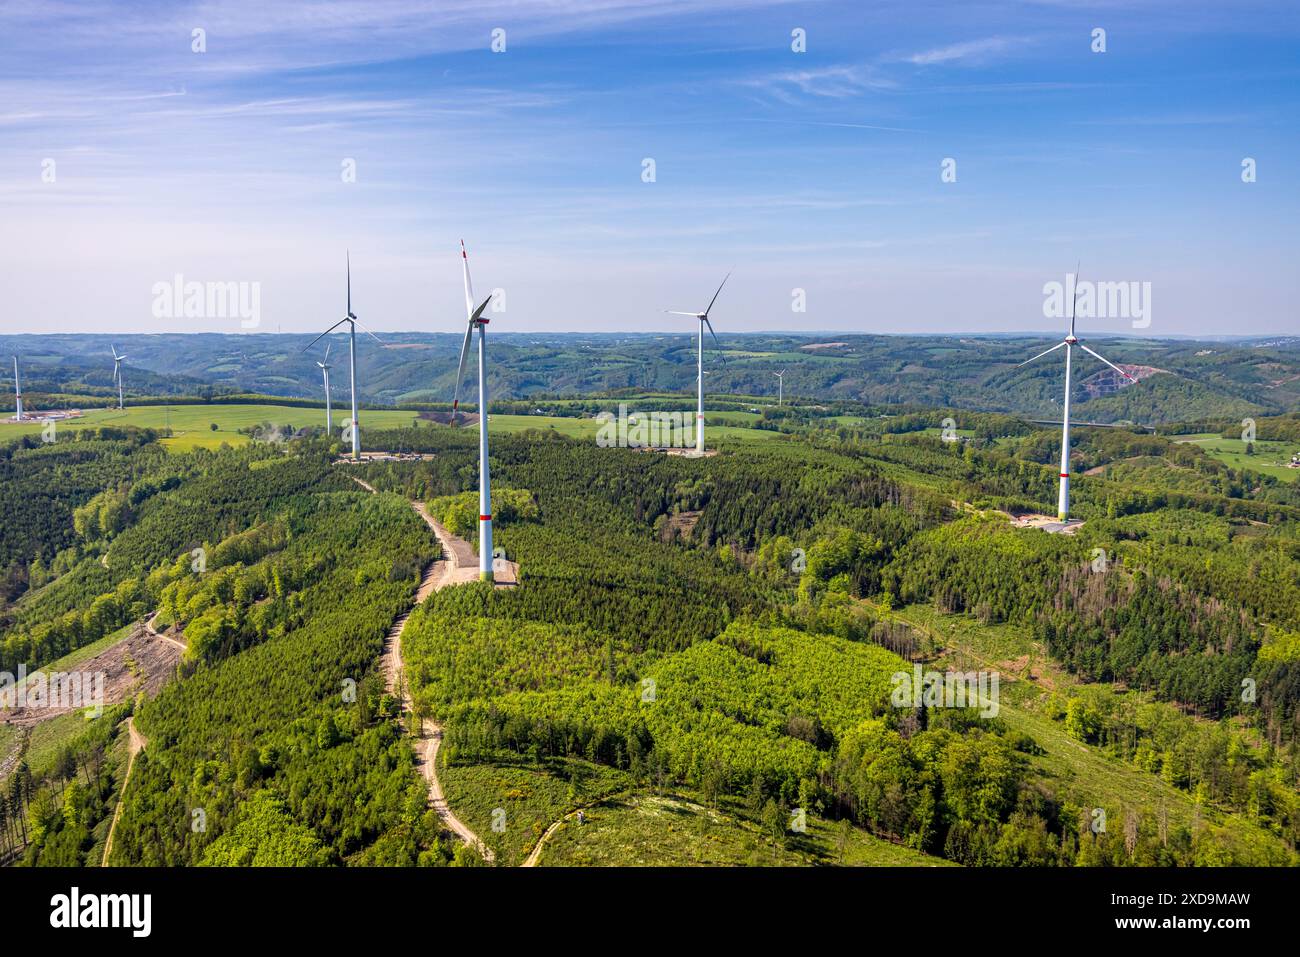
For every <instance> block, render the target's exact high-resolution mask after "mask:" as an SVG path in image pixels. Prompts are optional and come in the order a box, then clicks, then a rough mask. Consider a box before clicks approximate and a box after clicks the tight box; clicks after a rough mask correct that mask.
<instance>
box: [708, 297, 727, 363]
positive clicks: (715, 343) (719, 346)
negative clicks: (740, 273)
mask: <svg viewBox="0 0 1300 957" xmlns="http://www.w3.org/2000/svg"><path fill="white" fill-rule="evenodd" d="M723 282H726V280H725V279H724V280H723ZM719 289H721V287H719ZM713 298H715V299H716V298H717V296H714V297H713ZM710 305H712V303H710ZM704 324H705V325H706V326H708V327H709V335H711V336H713V344H714V345H715V346H717V347H718V358H719V359H721V360H722V364H723V365H726V364H727V357H726V356H725V355H723V354H722V343H721V342H719V341H718V334H717V333H716V332H714V331H713V323H711V322H709V320H708V318H707V317H706V318H705V320H704Z"/></svg>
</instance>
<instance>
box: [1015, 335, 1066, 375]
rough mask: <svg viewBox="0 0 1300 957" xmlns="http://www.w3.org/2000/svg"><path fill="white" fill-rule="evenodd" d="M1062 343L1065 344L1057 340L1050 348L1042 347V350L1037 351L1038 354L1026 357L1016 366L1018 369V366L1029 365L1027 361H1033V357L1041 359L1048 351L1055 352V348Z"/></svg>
mask: <svg viewBox="0 0 1300 957" xmlns="http://www.w3.org/2000/svg"><path fill="white" fill-rule="evenodd" d="M1063 345H1065V343H1064V342H1058V343H1057V344H1056V345H1054V346H1052V348H1050V349H1044V350H1043V351H1042V352H1040V353H1038V355H1036V356H1034V358H1033V359H1026V360H1025V361H1024V362H1022V363H1020V365H1018V366H1016V368H1017V369H1019V368H1020V366H1027V365H1029V363H1031V362H1033V361H1034V359H1041V358H1042V357H1043V356H1045V355H1047V354H1048V353H1049V352H1055V351H1056V350H1057V349H1059V348H1061V346H1063Z"/></svg>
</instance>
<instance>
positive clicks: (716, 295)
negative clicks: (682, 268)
mask: <svg viewBox="0 0 1300 957" xmlns="http://www.w3.org/2000/svg"><path fill="white" fill-rule="evenodd" d="M730 278H731V273H727V274H726V275H725V276H723V277H722V282H721V283H719V284H718V291H717V292H715V293H714V294H713V298H712V299H710V300H709V305H708V308H707V309H705V310H704V315H706V316H707V315H708V314H709V309H712V308H713V304H714V303H715V302H717V301H718V296H719V295H721V294H722V287H723V286H725V285H726V284H727V280H728V279H730ZM709 331H710V332H712V331H713V330H712V329H710V330H709Z"/></svg>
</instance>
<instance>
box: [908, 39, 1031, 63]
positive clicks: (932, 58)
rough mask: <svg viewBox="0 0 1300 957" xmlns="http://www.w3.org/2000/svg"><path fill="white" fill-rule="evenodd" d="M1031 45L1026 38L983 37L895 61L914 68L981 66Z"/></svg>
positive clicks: (909, 55)
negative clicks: (900, 61)
mask: <svg viewBox="0 0 1300 957" xmlns="http://www.w3.org/2000/svg"><path fill="white" fill-rule="evenodd" d="M1031 43H1032V40H1030V39H1029V38H1028V37H984V38H982V39H978V40H965V41H962V42H960V43H950V44H948V45H947V46H940V47H934V48H933V49H930V50H923V51H921V52H920V53H911V54H905V55H900V56H898V57H897V59H899V60H902V61H903V62H905V63H911V64H913V65H915V66H935V65H938V64H943V63H955V64H962V65H972V66H982V65H984V64H987V63H989V62H990V61H992V60H995V59H998V58H1001V57H1004V56H1006V55H1008V54H1010V53H1014V52H1016V51H1019V50H1023V49H1024V48H1025V47H1027V46H1029V45H1030V44H1031Z"/></svg>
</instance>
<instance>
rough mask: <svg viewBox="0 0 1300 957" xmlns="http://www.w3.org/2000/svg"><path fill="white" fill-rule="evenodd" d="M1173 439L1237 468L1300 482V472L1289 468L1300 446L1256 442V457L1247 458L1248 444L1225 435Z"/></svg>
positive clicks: (1175, 437)
mask: <svg viewBox="0 0 1300 957" xmlns="http://www.w3.org/2000/svg"><path fill="white" fill-rule="evenodd" d="M1172 438H1173V439H1174V441H1176V442H1186V443H1187V444H1189V445H1196V446H1199V447H1200V448H1202V449H1204V450H1205V451H1206V452H1207V453H1208V454H1210V455H1211V456H1213V457H1214V458H1216V459H1218V460H1219V461H1221V462H1223V463H1224V464H1225V465H1228V466H1231V467H1232V468H1234V469H1250V470H1251V471H1252V472H1261V473H1263V474H1264V475H1272V476H1273V477H1274V478H1280V479H1284V480H1286V481H1288V482H1296V481H1300V469H1293V468H1288V467H1287V462H1289V461H1291V456H1292V455H1294V454H1295V453H1297V452H1300V445H1297V444H1296V443H1294V442H1274V441H1259V442H1256V443H1254V445H1255V454H1254V455H1247V454H1246V445H1245V443H1244V442H1242V441H1241V440H1240V439H1225V438H1224V437H1223V436H1222V435H1215V434H1213V433H1208V432H1205V433H1199V434H1193V435H1178V436H1172Z"/></svg>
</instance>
